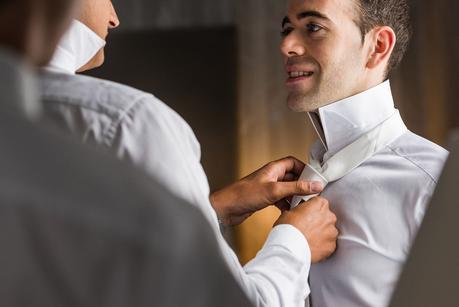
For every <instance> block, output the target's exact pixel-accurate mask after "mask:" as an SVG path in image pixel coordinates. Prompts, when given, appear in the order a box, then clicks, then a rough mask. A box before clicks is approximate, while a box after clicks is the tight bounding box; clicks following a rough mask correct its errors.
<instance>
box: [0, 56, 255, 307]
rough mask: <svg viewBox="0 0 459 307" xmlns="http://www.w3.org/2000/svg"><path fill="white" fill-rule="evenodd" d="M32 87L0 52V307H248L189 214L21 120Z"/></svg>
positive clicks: (19, 66)
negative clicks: (211, 255) (210, 255)
mask: <svg viewBox="0 0 459 307" xmlns="http://www.w3.org/2000/svg"><path fill="white" fill-rule="evenodd" d="M34 81H35V78H34V75H33V73H32V72H31V70H30V69H29V68H28V67H27V66H26V65H25V64H24V60H21V59H20V58H18V57H16V56H14V55H13V54H11V53H9V52H7V51H4V50H1V48H0V169H1V172H0V246H1V250H2V251H1V253H0V272H1V274H0V306H8V307H19V306H46V307H56V306H59V307H62V306H88V307H89V306H98V307H101V306H110V307H126V306H139V307H140V306H161V307H177V306H189V307H204V306H205V307H215V306H225V307H233V306H244V307H246V306H247V307H248V306H251V304H250V302H249V301H248V299H247V298H246V297H245V295H244V294H243V292H242V291H241V289H240V286H239V284H237V283H236V281H235V280H234V278H233V276H232V274H231V272H230V270H228V267H227V265H226V263H225V262H224V261H223V260H222V258H220V257H209V254H213V253H218V252H219V249H218V245H217V242H216V240H215V236H214V234H213V231H212V229H211V227H210V226H209V224H208V223H207V221H206V219H205V218H204V216H203V215H202V214H201V212H200V211H199V210H198V209H196V208H195V207H193V206H189V205H186V204H184V201H183V200H180V199H178V198H177V197H176V196H173V195H171V194H170V193H167V191H165V190H164V188H163V187H162V186H161V185H159V184H158V183H156V182H155V181H153V180H151V178H149V177H147V176H145V174H143V173H142V172H138V171H134V170H133V169H132V167H128V166H127V165H123V163H120V162H119V161H117V160H116V159H114V157H113V156H110V155H107V154H101V153H100V152H98V151H96V150H94V148H89V147H88V146H82V145H81V144H80V143H79V142H72V141H70V140H69V138H68V137H62V135H60V134H56V133H55V132H54V131H53V132H50V131H49V130H48V129H44V128H43V127H42V126H39V125H36V124H34V123H33V122H31V120H30V119H33V118H36V114H37V111H38V110H39V108H38V106H39V105H40V103H39V97H40V96H39V95H38V90H37V87H36V85H37V84H36V83H35V82H34ZM177 225H178V226H177Z"/></svg>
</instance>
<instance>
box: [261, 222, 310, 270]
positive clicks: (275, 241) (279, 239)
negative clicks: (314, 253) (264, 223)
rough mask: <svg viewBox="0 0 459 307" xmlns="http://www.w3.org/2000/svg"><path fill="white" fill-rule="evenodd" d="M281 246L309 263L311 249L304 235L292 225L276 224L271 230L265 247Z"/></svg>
mask: <svg viewBox="0 0 459 307" xmlns="http://www.w3.org/2000/svg"><path fill="white" fill-rule="evenodd" d="M273 245H275V246H282V247H284V248H286V249H288V250H289V251H290V252H291V253H292V254H293V255H294V256H295V257H297V258H299V259H302V260H303V261H305V262H306V263H308V264H310V263H311V250H310V248H309V244H308V241H307V240H306V238H305V236H304V235H303V234H302V233H301V232H300V231H299V230H298V229H297V228H295V227H294V226H292V225H288V224H283V225H277V226H276V227H274V228H273V230H271V233H270V234H269V237H268V239H267V240H266V243H265V247H268V246H273Z"/></svg>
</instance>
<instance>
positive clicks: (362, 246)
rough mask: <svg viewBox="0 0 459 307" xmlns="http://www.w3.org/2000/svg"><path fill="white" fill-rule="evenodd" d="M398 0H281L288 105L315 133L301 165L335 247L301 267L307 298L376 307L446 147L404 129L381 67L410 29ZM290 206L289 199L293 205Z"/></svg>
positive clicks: (392, 61) (390, 63) (400, 49)
mask: <svg viewBox="0 0 459 307" xmlns="http://www.w3.org/2000/svg"><path fill="white" fill-rule="evenodd" d="M408 16H409V9H408V5H407V2H406V1H405V0H385V1H378V0H357V1H353V0H308V1H304V0H290V1H289V6H288V14H287V16H286V17H285V19H284V21H283V24H282V27H283V30H282V34H283V41H282V44H281V50H282V53H283V55H284V57H285V66H286V71H287V73H288V79H287V89H288V92H289V96H288V105H289V107H290V108H291V109H292V110H294V111H297V112H308V114H309V117H310V118H311V121H312V123H313V125H314V127H315V129H316V131H317V134H318V136H319V139H320V140H319V141H318V142H317V144H315V146H313V148H312V150H311V161H310V167H308V168H306V169H305V173H304V174H303V177H304V178H308V176H307V174H306V172H308V173H310V174H313V175H314V173H315V175H317V176H319V177H321V178H323V181H324V183H325V184H327V183H328V186H327V187H326V188H325V190H324V192H323V193H322V196H323V197H325V198H327V199H328V200H329V201H330V203H331V205H332V209H333V211H334V212H335V213H336V215H337V217H338V221H339V222H338V224H337V225H338V228H339V229H340V236H339V239H338V246H339V248H338V250H337V252H336V253H335V254H334V255H333V256H332V257H330V258H329V259H328V260H326V261H325V262H323V263H320V264H317V265H314V266H313V268H312V269H311V275H310V285H311V301H312V304H313V305H314V306H321V307H326V306H372V307H375V306H376V307H377V306H386V305H387V304H388V300H389V298H390V295H391V293H392V291H393V289H394V286H395V283H396V281H397V278H398V276H399V272H400V270H401V268H402V265H403V263H404V261H405V260H406V257H407V253H408V251H409V249H410V245H411V243H412V240H413V239H414V237H415V235H416V232H417V230H418V227H419V224H420V223H421V220H422V218H423V215H424V212H425V210H426V204H427V202H428V200H429V198H430V197H431V195H432V192H433V190H434V188H435V184H436V183H437V178H438V176H439V173H440V171H441V169H442V166H443V164H444V161H445V159H446V156H447V152H446V151H445V150H444V149H442V148H441V147H439V146H437V145H435V144H432V143H431V142H429V141H427V140H425V139H423V138H421V137H419V136H417V135H415V134H413V133H412V132H409V131H408V130H407V129H406V127H405V125H404V124H403V121H402V120H401V118H400V116H399V113H398V111H397V110H396V109H395V108H394V102H393V99H392V95H391V90H390V84H389V81H387V78H388V75H389V74H390V72H392V71H393V69H394V68H395V67H396V66H397V65H398V64H399V62H400V61H401V59H402V57H403V54H404V53H405V50H406V48H407V46H408V42H409V37H410V28H409V17H408ZM294 205H295V204H294Z"/></svg>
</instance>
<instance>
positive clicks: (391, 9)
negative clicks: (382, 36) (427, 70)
mask: <svg viewBox="0 0 459 307" xmlns="http://www.w3.org/2000/svg"><path fill="white" fill-rule="evenodd" d="M355 1H356V4H357V6H358V11H357V12H358V14H359V19H358V20H357V21H356V22H357V25H358V26H359V28H360V31H361V32H362V35H363V36H365V35H366V34H367V33H368V32H370V31H371V30H372V29H374V28H375V27H377V26H388V27H391V28H392V29H393V30H394V32H395V35H396V36H397V42H396V44H395V47H394V51H393V52H392V55H391V58H390V60H389V63H388V65H387V70H386V73H387V75H389V74H390V73H391V72H392V71H393V70H394V69H395V68H397V66H398V65H399V64H400V62H401V61H402V59H403V56H404V55H405V53H406V50H407V49H408V45H409V42H410V39H411V34H412V28H411V23H410V8H409V5H408V2H407V0H355Z"/></svg>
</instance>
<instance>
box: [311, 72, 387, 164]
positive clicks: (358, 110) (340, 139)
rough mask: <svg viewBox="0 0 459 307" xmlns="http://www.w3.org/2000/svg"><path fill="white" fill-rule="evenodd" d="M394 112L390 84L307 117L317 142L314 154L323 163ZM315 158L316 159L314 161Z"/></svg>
mask: <svg viewBox="0 0 459 307" xmlns="http://www.w3.org/2000/svg"><path fill="white" fill-rule="evenodd" d="M394 112H395V107H394V101H393V98H392V92H391V88H390V82H389V81H385V82H383V83H381V84H379V85H378V86H376V87H373V88H371V89H369V90H367V91H365V92H362V93H360V94H357V95H355V96H352V97H349V98H346V99H343V100H340V101H337V102H335V103H332V104H330V105H327V106H325V107H322V108H320V109H318V110H317V112H311V113H309V117H310V119H311V121H312V124H313V126H314V128H315V129H316V132H317V134H318V135H319V138H320V141H321V142H320V143H319V144H318V145H316V146H315V150H314V151H315V152H316V154H318V155H320V154H321V153H322V154H323V153H325V152H326V153H325V156H324V157H323V159H324V160H326V159H328V158H329V157H330V156H333V155H334V154H336V153H337V152H338V151H340V150H341V149H343V148H344V147H346V146H347V145H349V144H351V143H352V142H354V141H355V140H357V139H358V138H359V137H360V136H362V135H363V134H365V133H367V132H368V131H370V130H372V129H373V128H375V127H377V126H378V125H380V124H381V123H382V122H384V121H385V120H386V119H388V118H389V117H390V116H391V115H393V114H394ZM316 158H317V157H316Z"/></svg>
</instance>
